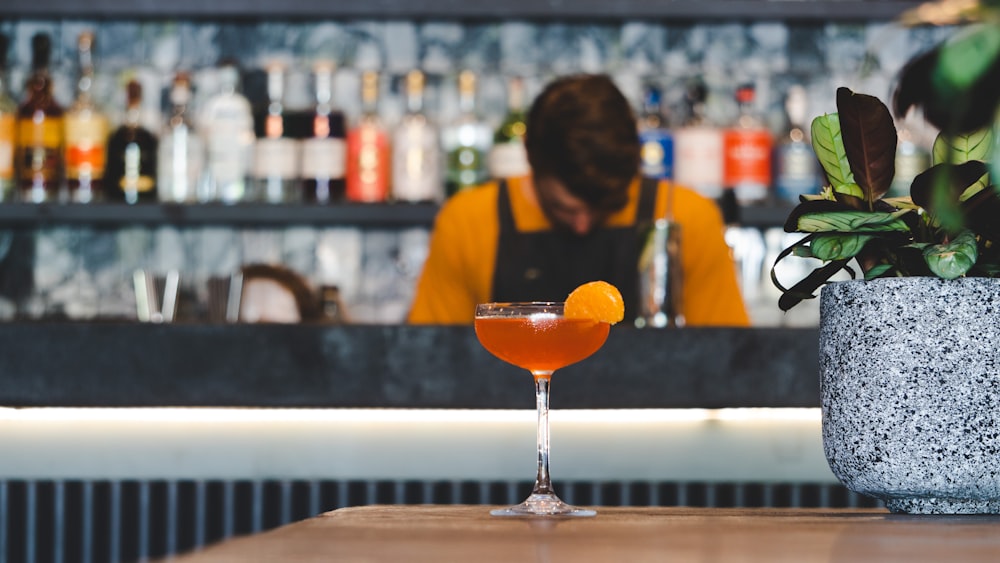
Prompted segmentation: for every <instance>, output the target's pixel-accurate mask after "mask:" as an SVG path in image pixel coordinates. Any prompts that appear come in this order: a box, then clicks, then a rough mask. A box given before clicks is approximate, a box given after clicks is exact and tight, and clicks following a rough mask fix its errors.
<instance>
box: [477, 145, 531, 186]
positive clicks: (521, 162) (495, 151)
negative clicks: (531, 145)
mask: <svg viewBox="0 0 1000 563" xmlns="http://www.w3.org/2000/svg"><path fill="white" fill-rule="evenodd" d="M487 165H488V167H489V170H490V176H493V177H494V178H517V177H520V176H527V175H529V174H530V173H531V166H529V165H528V153H527V151H525V150H524V143H523V142H521V141H520V140H515V141H510V142H507V143H497V144H495V145H493V148H491V149H490V155H489V162H488V163H487Z"/></svg>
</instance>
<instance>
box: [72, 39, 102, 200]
mask: <svg viewBox="0 0 1000 563" xmlns="http://www.w3.org/2000/svg"><path fill="white" fill-rule="evenodd" d="M93 46H94V34H93V33H92V32H89V31H85V32H83V33H81V34H80V37H79V39H78V40H77V55H78V57H79V64H80V79H79V81H78V82H77V86H76V100H75V101H74V102H73V105H72V106H70V108H69V110H68V111H67V112H66V154H65V159H66V184H67V187H68V188H69V197H70V200H71V201H75V202H78V203H89V202H91V201H94V200H96V199H100V198H101V196H102V195H103V186H102V182H103V180H104V166H105V162H106V155H105V153H104V150H105V143H106V142H107V139H108V131H109V127H108V119H107V117H106V116H105V115H104V113H102V112H101V110H100V109H99V108H98V107H97V105H96V104H95V103H94V100H93V96H92V95H91V89H92V88H93V84H94V59H93V54H92V53H93Z"/></svg>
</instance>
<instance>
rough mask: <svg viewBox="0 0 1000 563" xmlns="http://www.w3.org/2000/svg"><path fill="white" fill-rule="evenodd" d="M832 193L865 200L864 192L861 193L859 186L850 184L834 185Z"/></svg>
mask: <svg viewBox="0 0 1000 563" xmlns="http://www.w3.org/2000/svg"><path fill="white" fill-rule="evenodd" d="M833 191H834V192H836V193H838V194H844V195H850V196H854V197H856V198H858V199H864V198H865V192H864V191H862V189H861V186H859V185H857V184H855V183H850V184H835V185H834V188H833Z"/></svg>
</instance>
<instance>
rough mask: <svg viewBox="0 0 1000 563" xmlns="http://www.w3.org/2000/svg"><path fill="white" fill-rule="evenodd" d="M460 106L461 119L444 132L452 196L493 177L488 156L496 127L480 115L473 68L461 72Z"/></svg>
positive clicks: (446, 170)
mask: <svg viewBox="0 0 1000 563" xmlns="http://www.w3.org/2000/svg"><path fill="white" fill-rule="evenodd" d="M458 105H459V116H458V118H457V119H456V120H455V121H454V122H452V123H451V124H450V125H449V126H448V127H445V128H444V130H443V131H442V132H441V147H442V149H444V153H445V163H446V169H445V190H446V193H447V195H449V196H450V195H453V194H455V193H456V192H458V191H460V190H463V189H466V188H469V187H472V186H475V185H478V184H482V183H483V182H485V181H486V180H487V179H488V178H489V170H487V168H486V158H487V155H488V154H489V151H490V148H491V147H492V145H493V128H492V127H490V126H489V124H487V123H486V122H485V121H483V120H482V119H481V118H480V117H479V116H478V115H477V114H476V74H475V73H474V72H472V71H469V70H465V71H462V72H461V73H460V74H459V75H458Z"/></svg>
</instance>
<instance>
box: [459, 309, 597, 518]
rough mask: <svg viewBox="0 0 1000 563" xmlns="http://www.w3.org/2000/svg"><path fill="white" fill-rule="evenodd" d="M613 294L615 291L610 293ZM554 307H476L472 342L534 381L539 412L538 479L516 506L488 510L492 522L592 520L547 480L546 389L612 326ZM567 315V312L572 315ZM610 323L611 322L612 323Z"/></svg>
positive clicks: (589, 513)
mask: <svg viewBox="0 0 1000 563" xmlns="http://www.w3.org/2000/svg"><path fill="white" fill-rule="evenodd" d="M615 291H616V292H617V289H616V290H615ZM565 313H566V304H565V303H561V302H557V303H551V302H529V303H482V304H479V305H477V306H476V320H475V324H476V336H477V337H478V338H479V342H480V343H481V344H482V345H483V348H486V350H488V351H489V352H490V353H491V354H493V355H494V356H496V357H497V358H500V359H501V360H503V361H505V362H507V363H510V364H514V365H515V366H518V367H520V368H524V369H526V370H528V371H530V372H531V374H532V375H534V376H535V377H534V379H535V406H536V410H537V411H538V432H537V433H536V437H537V444H538V473H537V475H536V477H535V487H534V489H532V491H531V495H530V496H529V497H528V498H527V499H526V500H525V501H524V502H522V503H521V504H518V505H515V506H511V507H507V508H501V509H498V510H491V511H490V514H493V515H495V516H555V515H559V516H593V515H594V514H596V512H595V511H593V510H590V509H586V508H578V507H575V506H570V505H568V504H566V503H565V502H563V501H562V500H560V499H559V497H558V496H556V493H555V491H554V490H553V489H552V480H551V478H550V477H549V384H550V380H551V376H552V372H554V371H556V370H557V369H560V368H563V367H566V366H568V365H570V364H572V363H575V362H579V361H580V360H582V359H584V358H586V357H587V356H589V355H591V354H593V353H594V352H596V351H597V350H598V349H599V348H600V347H601V346H602V345H603V344H604V341H605V340H607V338H608V332H609V330H610V327H611V321H609V320H604V319H603V318H602V317H600V316H597V317H596V318H595V317H593V316H591V315H590V312H589V311H584V313H586V314H585V315H581V316H574V315H573V314H570V316H568V317H567V316H566V314H565ZM571 313H572V312H571ZM612 320H613V319H612Z"/></svg>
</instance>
